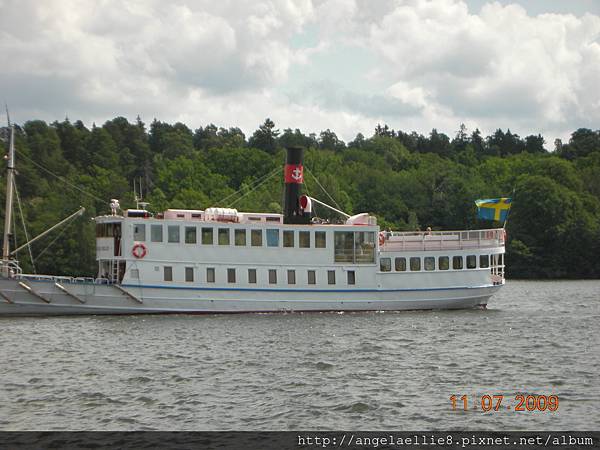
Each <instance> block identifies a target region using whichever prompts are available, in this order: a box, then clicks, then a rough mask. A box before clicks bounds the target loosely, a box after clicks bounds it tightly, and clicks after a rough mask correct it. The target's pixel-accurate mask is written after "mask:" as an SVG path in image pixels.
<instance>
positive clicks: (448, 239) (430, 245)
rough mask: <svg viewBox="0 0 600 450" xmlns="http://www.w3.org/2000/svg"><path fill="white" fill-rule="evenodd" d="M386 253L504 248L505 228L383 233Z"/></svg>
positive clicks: (382, 249)
mask: <svg viewBox="0 0 600 450" xmlns="http://www.w3.org/2000/svg"><path fill="white" fill-rule="evenodd" d="M382 235H383V236H384V241H383V245H382V246H380V249H381V251H384V252H402V251H411V250H462V249H470V248H471V249H472V248H490V247H502V246H504V241H505V236H506V234H505V232H504V229H503V228H494V229H489V230H466V231H382Z"/></svg>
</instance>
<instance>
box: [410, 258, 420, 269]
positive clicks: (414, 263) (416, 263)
mask: <svg viewBox="0 0 600 450" xmlns="http://www.w3.org/2000/svg"><path fill="white" fill-rule="evenodd" d="M410 270H412V271H413V272H418V271H419V270H421V258H419V257H416V256H413V257H412V258H410Z"/></svg>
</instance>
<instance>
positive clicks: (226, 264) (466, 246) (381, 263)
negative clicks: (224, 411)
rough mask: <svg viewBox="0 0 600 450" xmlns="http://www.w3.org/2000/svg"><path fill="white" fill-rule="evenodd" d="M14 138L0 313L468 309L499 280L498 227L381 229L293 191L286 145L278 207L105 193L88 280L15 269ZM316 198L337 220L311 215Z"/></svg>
mask: <svg viewBox="0 0 600 450" xmlns="http://www.w3.org/2000/svg"><path fill="white" fill-rule="evenodd" d="M13 141H14V139H13V138H12V136H11V139H10V145H9V154H8V158H7V159H8V175H7V198H6V211H7V213H6V217H5V230H4V242H3V258H2V261H1V262H0V316H35V315H41V316H46V315H76V314H160V313H163V314H164V313H183V314H188V313H210V314H214V313H258V312H269V313H272V312H286V313H287V312H312V311H401V310H421V309H427V310H429V309H454V308H475V307H485V306H486V305H487V303H488V300H489V298H490V297H491V296H492V295H494V294H495V293H496V292H498V290H499V289H501V287H502V286H503V285H504V283H505V280H504V253H505V233H504V230H503V229H486V230H464V231H430V230H427V231H424V232H399V231H393V232H392V231H383V230H381V229H380V227H379V226H378V225H377V219H376V217H374V216H372V215H370V214H369V213H361V214H356V215H353V216H350V215H348V214H345V213H343V212H342V211H340V210H338V209H336V208H333V207H330V206H329V205H327V204H326V203H324V202H321V201H320V200H317V199H316V198H312V197H309V196H307V195H303V194H302V186H303V182H304V167H303V149H302V148H296V147H292V148H288V149H286V150H287V154H286V161H285V166H284V170H283V173H284V181H285V182H284V193H283V211H282V212H281V214H273V213H260V214H259V213H253V212H240V211H237V210H236V209H231V208H220V207H210V208H206V209H204V210H183V209H168V210H166V211H164V212H162V213H157V214H152V213H150V212H149V211H148V210H147V209H146V208H145V205H142V207H141V208H140V207H139V205H138V207H137V208H136V209H127V210H121V209H120V205H119V202H118V200H115V199H113V200H112V201H111V203H110V210H111V212H110V214H107V215H103V216H99V217H96V218H95V219H94V221H95V226H96V259H97V263H98V273H97V277H96V278H74V277H70V276H51V275H32V274H25V273H23V272H22V270H21V268H20V266H19V264H18V261H16V260H15V259H14V257H13V255H14V254H15V251H14V250H11V249H10V245H9V243H10V226H11V211H12V197H13V189H12V187H13V178H14V162H15V158H14V142H13ZM316 204H319V205H323V206H325V207H330V208H332V209H333V210H334V211H336V212H337V213H339V214H340V217H343V219H342V220H340V223H329V222H328V221H325V220H320V219H319V218H318V217H316V215H315V214H314V213H313V210H314V208H313V206H314V205H316ZM107 209H108V208H107ZM76 214H77V213H76Z"/></svg>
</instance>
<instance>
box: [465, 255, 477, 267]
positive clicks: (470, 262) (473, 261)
mask: <svg viewBox="0 0 600 450" xmlns="http://www.w3.org/2000/svg"><path fill="white" fill-rule="evenodd" d="M476 267H477V257H476V256H475V255H467V269H475V268H476Z"/></svg>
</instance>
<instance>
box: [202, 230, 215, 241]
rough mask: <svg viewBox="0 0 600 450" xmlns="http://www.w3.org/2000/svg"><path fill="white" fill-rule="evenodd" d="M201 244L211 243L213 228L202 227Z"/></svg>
mask: <svg viewBox="0 0 600 450" xmlns="http://www.w3.org/2000/svg"><path fill="white" fill-rule="evenodd" d="M202 244H203V245H213V244H214V239H213V229H212V228H202Z"/></svg>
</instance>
